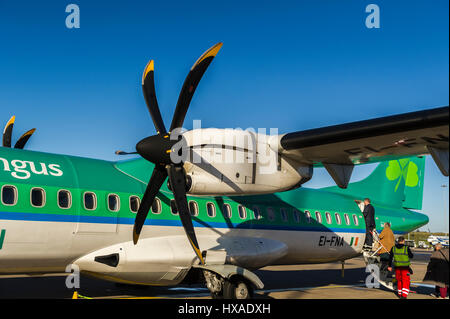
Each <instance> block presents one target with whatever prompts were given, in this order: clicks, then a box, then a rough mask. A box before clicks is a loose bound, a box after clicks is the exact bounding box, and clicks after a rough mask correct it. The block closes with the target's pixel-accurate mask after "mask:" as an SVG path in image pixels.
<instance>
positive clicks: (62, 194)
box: [58, 189, 72, 208]
mask: <svg viewBox="0 0 450 319" xmlns="http://www.w3.org/2000/svg"><path fill="white" fill-rule="evenodd" d="M58 206H59V208H70V207H71V206H72V196H71V194H70V192H69V191H66V190H64V189H61V190H59V191H58Z"/></svg>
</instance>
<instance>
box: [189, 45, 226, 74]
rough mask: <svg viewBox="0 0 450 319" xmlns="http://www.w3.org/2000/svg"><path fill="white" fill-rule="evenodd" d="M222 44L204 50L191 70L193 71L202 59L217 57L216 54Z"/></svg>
mask: <svg viewBox="0 0 450 319" xmlns="http://www.w3.org/2000/svg"><path fill="white" fill-rule="evenodd" d="M222 45H223V43H222V42H219V43H217V44H215V45H213V46H212V47H211V48H209V49H208V50H206V52H205V53H203V54H202V55H201V56H200V58H199V59H198V60H197V61H196V62H195V63H194V65H193V66H192V68H191V70H192V69H194V68H195V67H196V66H197V65H198V64H200V63H201V62H202V61H203V60H204V59H206V58H208V57H210V56H212V57H215V56H216V55H217V53H218V52H219V50H220V49H221V48H222Z"/></svg>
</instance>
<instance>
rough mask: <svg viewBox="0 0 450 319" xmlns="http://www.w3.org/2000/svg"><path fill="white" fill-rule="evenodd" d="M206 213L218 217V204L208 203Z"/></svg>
mask: <svg viewBox="0 0 450 319" xmlns="http://www.w3.org/2000/svg"><path fill="white" fill-rule="evenodd" d="M206 213H207V214H208V216H209V217H216V206H215V205H214V204H213V203H207V204H206Z"/></svg>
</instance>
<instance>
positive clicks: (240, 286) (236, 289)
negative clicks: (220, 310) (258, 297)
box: [223, 277, 253, 299]
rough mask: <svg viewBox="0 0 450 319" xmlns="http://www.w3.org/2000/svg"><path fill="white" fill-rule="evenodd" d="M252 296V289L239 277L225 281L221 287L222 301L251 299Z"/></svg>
mask: <svg viewBox="0 0 450 319" xmlns="http://www.w3.org/2000/svg"><path fill="white" fill-rule="evenodd" d="M252 296H253V289H252V287H251V285H250V284H249V283H248V282H247V281H246V280H243V279H242V278H239V277H237V278H236V277H235V278H232V279H231V280H225V282H224V285H223V298H224V299H251V298H252Z"/></svg>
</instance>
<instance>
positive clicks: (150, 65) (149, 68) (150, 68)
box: [142, 60, 155, 85]
mask: <svg viewBox="0 0 450 319" xmlns="http://www.w3.org/2000/svg"><path fill="white" fill-rule="evenodd" d="M154 70H155V63H154V62H153V60H150V61H149V62H148V63H147V65H146V67H145V69H144V73H143V74H142V85H144V80H145V77H146V76H147V74H148V72H150V71H154Z"/></svg>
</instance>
